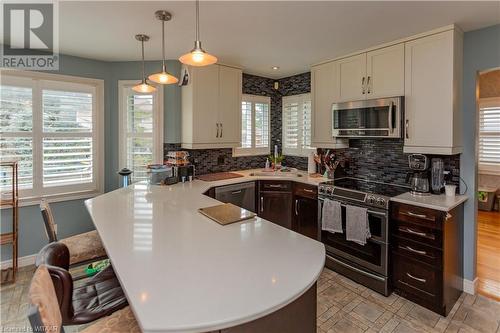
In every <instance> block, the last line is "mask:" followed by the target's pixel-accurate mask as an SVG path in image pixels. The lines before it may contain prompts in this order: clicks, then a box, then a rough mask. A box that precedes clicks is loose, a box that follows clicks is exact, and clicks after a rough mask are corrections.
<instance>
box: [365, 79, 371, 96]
mask: <svg viewBox="0 0 500 333" xmlns="http://www.w3.org/2000/svg"><path fill="white" fill-rule="evenodd" d="M370 79H371V77H370V76H368V80H366V88H367V89H368V94H369V93H371V92H372V91H371V88H370Z"/></svg>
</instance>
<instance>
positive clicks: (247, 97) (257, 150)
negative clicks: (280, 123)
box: [233, 94, 271, 157]
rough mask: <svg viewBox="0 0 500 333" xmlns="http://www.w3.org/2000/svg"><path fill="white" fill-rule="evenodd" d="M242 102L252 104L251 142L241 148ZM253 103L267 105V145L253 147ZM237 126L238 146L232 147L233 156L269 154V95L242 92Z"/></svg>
mask: <svg viewBox="0 0 500 333" xmlns="http://www.w3.org/2000/svg"><path fill="white" fill-rule="evenodd" d="M243 102H249V103H251V104H252V117H251V118H252V126H251V127H252V144H251V147H248V148H243V147H241V135H242V131H243V128H242V127H241V121H242V106H243ZM255 103H263V104H267V105H268V106H269V107H268V108H269V117H268V124H267V128H268V131H267V142H268V146H267V147H255ZM238 119H239V124H240V125H239V128H240V133H239V136H240V147H235V148H233V157H242V156H261V155H269V154H270V153H271V97H269V96H262V95H251V94H243V95H242V96H241V104H240V113H239V117H238Z"/></svg>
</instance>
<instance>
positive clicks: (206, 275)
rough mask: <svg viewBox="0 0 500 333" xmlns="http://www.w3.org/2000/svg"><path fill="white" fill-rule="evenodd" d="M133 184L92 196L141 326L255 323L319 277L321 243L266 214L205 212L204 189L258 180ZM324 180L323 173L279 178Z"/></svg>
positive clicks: (206, 327)
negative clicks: (232, 218)
mask: <svg viewBox="0 0 500 333" xmlns="http://www.w3.org/2000/svg"><path fill="white" fill-rule="evenodd" d="M251 172H252V171H244V172H238V173H240V174H243V175H245V177H242V178H234V179H228V180H223V181H216V182H204V181H201V180H195V181H193V182H190V183H189V182H188V183H184V184H182V183H179V184H175V185H172V186H149V185H146V184H143V183H139V184H134V185H131V186H129V187H127V188H122V189H119V190H116V191H113V192H109V193H106V194H103V195H100V196H98V197H95V198H92V199H89V200H87V201H86V202H85V203H86V205H87V208H88V210H89V212H90V215H91V217H92V220H93V221H94V224H95V226H96V228H97V230H98V232H99V235H100V237H101V239H102V241H103V243H104V246H105V248H106V251H107V253H108V255H109V257H110V259H111V261H112V263H113V267H114V269H115V272H116V274H117V276H118V278H119V279H120V282H121V284H122V286H123V288H124V291H125V293H126V295H127V298H128V300H129V303H130V305H131V307H132V310H133V311H134V313H135V315H136V318H137V319H138V321H139V324H140V326H141V328H142V330H143V331H144V332H146V333H148V332H200V331H202V332H203V331H211V330H217V329H222V328H225V327H231V326H236V325H239V324H241V323H245V322H249V321H252V320H254V319H257V318H260V317H263V316H265V315H267V314H269V313H272V312H274V311H276V310H278V309H280V308H282V307H284V306H285V305H287V304H289V303H291V302H292V301H294V300H295V299H297V298H298V297H300V296H301V295H302V294H303V293H304V292H305V291H307V290H308V289H309V288H310V287H311V286H312V285H313V284H314V283H315V281H316V280H317V278H318V277H319V275H320V273H321V271H322V269H323V265H324V261H325V248H324V245H323V244H321V243H320V242H317V241H314V240H312V239H310V238H307V237H305V236H302V235H300V234H297V233H295V232H293V231H290V230H287V229H285V228H282V227H280V226H278V225H276V224H274V223H271V222H268V221H266V220H264V219H261V218H255V219H253V220H248V221H244V222H240V223H234V224H231V225H227V226H221V225H219V224H217V223H216V222H214V221H212V220H210V219H209V218H207V217H205V216H203V215H201V214H200V213H198V212H197V209H198V208H200V207H206V206H211V205H214V204H217V203H218V201H216V200H215V199H212V198H209V197H207V196H205V195H203V194H202V193H203V192H205V191H206V190H207V189H208V188H210V187H213V186H220V185H226V184H232V183H240V182H244V181H253V180H257V179H277V178H276V177H252V176H249V174H250V173H251ZM278 179H280V180H294V181H299V182H303V183H308V184H313V185H317V184H318V183H320V182H321V181H324V178H311V177H308V176H307V175H306V176H304V177H279V178H278Z"/></svg>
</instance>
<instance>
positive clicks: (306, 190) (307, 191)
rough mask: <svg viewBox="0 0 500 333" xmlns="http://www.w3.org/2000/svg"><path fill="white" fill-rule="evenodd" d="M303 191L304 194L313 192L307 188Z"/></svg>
mask: <svg viewBox="0 0 500 333" xmlns="http://www.w3.org/2000/svg"><path fill="white" fill-rule="evenodd" d="M303 191H304V192H306V193H314V190H309V189H307V188H305V189H303Z"/></svg>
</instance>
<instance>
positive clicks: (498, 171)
mask: <svg viewBox="0 0 500 333" xmlns="http://www.w3.org/2000/svg"><path fill="white" fill-rule="evenodd" d="M484 107H499V108H500V97H488V98H480V99H479V100H478V108H477V110H478V118H477V119H478V123H477V165H478V170H479V174H481V175H494V176H498V175H500V163H481V162H480V159H479V158H480V148H479V141H480V138H481V129H480V123H479V122H480V121H481V109H482V108H484ZM498 138H499V139H500V130H499V131H498Z"/></svg>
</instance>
